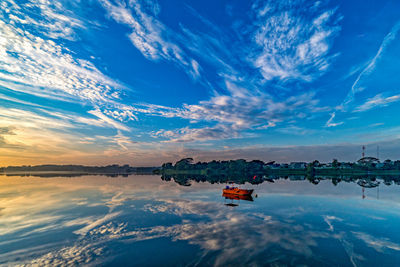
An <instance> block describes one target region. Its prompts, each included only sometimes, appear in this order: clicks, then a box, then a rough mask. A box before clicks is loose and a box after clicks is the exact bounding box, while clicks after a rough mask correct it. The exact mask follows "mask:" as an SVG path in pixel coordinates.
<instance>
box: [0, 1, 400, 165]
mask: <svg viewBox="0 0 400 267" xmlns="http://www.w3.org/2000/svg"><path fill="white" fill-rule="evenodd" d="M0 6H1V8H0V23H1V25H0V159H1V160H2V162H3V163H4V165H7V164H37V163H84V164H107V163H114V162H116V163H130V164H133V165H152V164H160V163H162V162H163V161H167V160H176V159H179V158H180V157H184V156H192V157H195V158H196V159H199V160H208V159H214V158H215V159H227V158H248V159H250V158H260V159H263V160H270V159H271V160H273V159H277V160H279V161H290V160H301V159H305V160H312V159H314V158H317V159H322V160H330V159H332V158H333V157H338V158H339V160H356V159H357V158H358V157H359V154H360V150H361V149H360V146H361V145H364V144H365V145H367V152H370V153H373V154H374V155H375V151H376V145H378V144H379V145H380V147H381V155H382V157H392V158H396V157H397V158H398V156H397V155H398V154H396V151H397V148H399V147H398V143H399V142H398V138H399V132H400V117H399V116H397V115H396V114H399V111H400V105H399V103H400V102H399V101H400V81H399V79H398V75H399V74H400V67H399V66H400V15H399V12H398V10H400V2H398V1H279V2H277V1H217V2H216V1H183V0H182V1H180V0H176V1H158V2H157V1H133V0H129V1H128V0H127V1H122V0H90V1H79V0H73V1H62V0H56V1H49V0H36V1H33V0H32V1H13V0H5V1H2V2H1V4H0Z"/></svg>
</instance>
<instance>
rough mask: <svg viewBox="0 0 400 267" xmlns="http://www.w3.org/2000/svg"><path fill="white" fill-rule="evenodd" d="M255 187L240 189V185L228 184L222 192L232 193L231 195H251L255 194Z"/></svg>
mask: <svg viewBox="0 0 400 267" xmlns="http://www.w3.org/2000/svg"><path fill="white" fill-rule="evenodd" d="M253 191H254V190H253V189H240V188H239V187H233V186H231V187H230V186H226V187H225V188H224V189H222V192H223V193H224V194H230V195H242V196H251V194H253Z"/></svg>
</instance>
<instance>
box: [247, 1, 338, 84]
mask: <svg viewBox="0 0 400 267" xmlns="http://www.w3.org/2000/svg"><path fill="white" fill-rule="evenodd" d="M307 4H308V3H307V2H306V1H294V2H289V1H287V2H286V1H283V2H280V3H279V4H277V3H276V2H268V3H267V4H266V5H265V6H264V7H260V6H258V5H255V8H254V9H255V12H256V13H257V21H256V23H255V24H256V25H257V26H258V29H257V30H256V31H255V32H254V34H253V40H254V44H255V48H254V49H255V51H258V52H254V53H253V54H252V55H251V56H250V57H249V60H250V61H251V62H252V64H253V65H254V66H255V67H256V68H258V69H259V70H260V72H261V74H262V75H263V77H264V78H265V79H266V80H271V79H274V78H279V79H281V80H286V79H300V80H305V81H311V80H313V79H315V78H316V77H319V76H320V75H321V74H323V73H324V72H325V71H326V70H327V68H328V67H329V64H330V61H331V59H332V57H333V56H332V55H329V50H330V48H331V43H332V40H333V38H334V37H335V35H337V33H338V31H339V30H340V27H339V26H337V23H338V19H337V17H336V16H335V13H336V12H335V10H328V11H325V12H324V13H322V14H320V15H319V16H317V14H316V13H313V12H312V10H311V9H310V7H308V6H307ZM303 9H309V10H308V11H309V12H308V13H309V14H310V15H315V17H314V19H312V20H310V19H308V18H305V17H302V16H301V15H300V14H301V12H300V11H299V10H303Z"/></svg>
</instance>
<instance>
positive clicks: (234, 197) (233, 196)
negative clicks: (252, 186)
mask: <svg viewBox="0 0 400 267" xmlns="http://www.w3.org/2000/svg"><path fill="white" fill-rule="evenodd" d="M222 196H223V197H225V199H232V200H246V201H253V197H252V196H251V195H237V194H227V193H222Z"/></svg>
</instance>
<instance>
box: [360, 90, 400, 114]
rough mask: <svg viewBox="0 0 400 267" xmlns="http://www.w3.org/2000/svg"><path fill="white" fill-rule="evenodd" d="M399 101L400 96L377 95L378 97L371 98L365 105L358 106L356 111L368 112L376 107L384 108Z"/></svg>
mask: <svg viewBox="0 0 400 267" xmlns="http://www.w3.org/2000/svg"><path fill="white" fill-rule="evenodd" d="M397 101H400V95H392V96H388V97H384V96H383V95H382V94H377V95H376V96H374V97H372V98H369V99H368V100H367V101H366V102H365V103H364V104H362V105H360V106H358V107H357V108H356V109H355V110H354V111H355V112H362V111H367V110H370V109H373V108H376V107H384V106H387V105H389V104H390V103H394V102H397Z"/></svg>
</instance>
